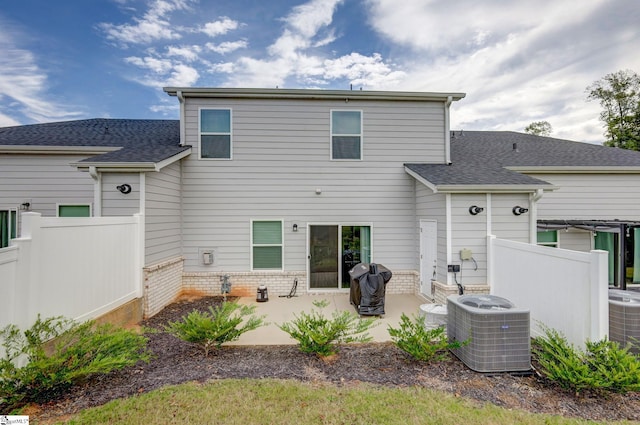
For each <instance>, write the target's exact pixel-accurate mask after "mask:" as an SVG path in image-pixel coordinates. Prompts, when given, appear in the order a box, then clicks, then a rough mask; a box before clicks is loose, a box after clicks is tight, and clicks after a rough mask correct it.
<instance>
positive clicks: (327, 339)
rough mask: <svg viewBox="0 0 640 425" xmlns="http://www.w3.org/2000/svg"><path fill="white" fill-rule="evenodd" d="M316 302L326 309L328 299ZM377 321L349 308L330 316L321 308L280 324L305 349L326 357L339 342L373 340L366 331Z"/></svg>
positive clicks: (305, 351) (302, 349)
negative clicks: (325, 314) (360, 315)
mask: <svg viewBox="0 0 640 425" xmlns="http://www.w3.org/2000/svg"><path fill="white" fill-rule="evenodd" d="M313 304H314V305H315V306H316V307H318V308H323V307H326V306H327V304H328V303H327V302H326V300H325V301H316V302H314V303H313ZM374 321H375V318H373V317H370V318H367V319H361V318H360V317H358V316H357V315H355V314H352V313H349V312H348V311H342V312H337V311H335V312H334V313H333V315H332V317H331V319H329V318H327V317H325V316H324V315H323V314H322V313H320V312H319V311H316V310H311V313H302V314H300V316H296V318H295V319H294V320H292V321H291V322H287V323H283V324H282V325H278V327H279V328H280V329H282V330H283V331H285V332H286V333H288V334H289V335H290V336H291V337H292V338H294V339H295V340H297V341H298V343H299V347H300V350H301V351H302V352H304V353H314V354H317V355H318V356H321V357H324V356H330V355H332V354H335V353H336V351H337V347H336V344H339V343H345V344H346V343H351V342H369V341H371V336H369V334H367V333H366V332H367V330H369V329H370V328H371V326H372V325H373V322H374Z"/></svg>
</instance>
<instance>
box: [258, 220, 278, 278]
mask: <svg viewBox="0 0 640 425" xmlns="http://www.w3.org/2000/svg"><path fill="white" fill-rule="evenodd" d="M282 241H283V235H282V221H281V220H268V221H267V220H253V221H252V222H251V269H252V270H282V263H283V260H282V255H283V251H284V249H283V242H282Z"/></svg>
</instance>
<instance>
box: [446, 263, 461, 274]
mask: <svg viewBox="0 0 640 425" xmlns="http://www.w3.org/2000/svg"><path fill="white" fill-rule="evenodd" d="M447 268H448V270H449V272H450V273H459V272H460V264H449V265H448V266H447Z"/></svg>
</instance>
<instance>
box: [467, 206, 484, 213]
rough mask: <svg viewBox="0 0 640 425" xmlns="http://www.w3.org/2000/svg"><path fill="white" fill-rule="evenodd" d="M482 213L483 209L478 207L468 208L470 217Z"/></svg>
mask: <svg viewBox="0 0 640 425" xmlns="http://www.w3.org/2000/svg"><path fill="white" fill-rule="evenodd" d="M482 211H484V208H482V207H479V206H477V205H472V206H470V207H469V214H471V215H478V214H480V213H481V212H482Z"/></svg>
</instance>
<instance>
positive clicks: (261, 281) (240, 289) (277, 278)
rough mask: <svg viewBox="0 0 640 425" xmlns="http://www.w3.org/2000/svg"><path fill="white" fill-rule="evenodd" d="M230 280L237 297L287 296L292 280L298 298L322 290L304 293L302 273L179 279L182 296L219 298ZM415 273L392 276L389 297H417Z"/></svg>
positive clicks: (207, 274) (196, 275) (197, 275)
mask: <svg viewBox="0 0 640 425" xmlns="http://www.w3.org/2000/svg"><path fill="white" fill-rule="evenodd" d="M224 275H228V276H229V280H230V281H231V293H230V294H229V295H232V296H238V297H254V296H256V291H257V288H258V286H260V285H265V286H266V287H267V288H268V289H269V296H279V295H287V294H289V292H290V291H291V288H292V287H293V282H294V279H298V289H297V294H298V295H301V294H307V293H314V292H324V291H322V290H318V291H314V290H307V273H306V272H304V271H298V272H296V271H288V272H228V273H224V272H214V273H211V272H204V273H189V272H185V273H183V275H182V288H183V291H185V292H189V293H191V292H195V293H200V294H202V295H221V279H222V277H223V276H224ZM418 282H419V279H418V272H415V271H401V272H394V273H393V277H392V278H391V280H390V281H389V283H388V284H387V288H386V289H387V293H388V294H417V291H418Z"/></svg>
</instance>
